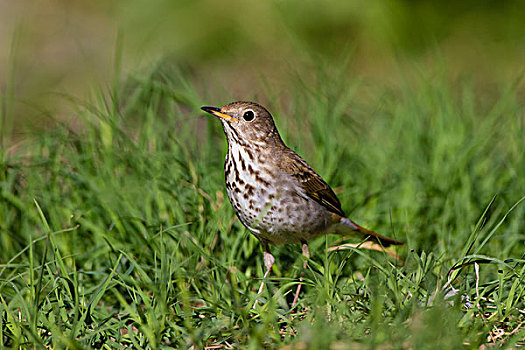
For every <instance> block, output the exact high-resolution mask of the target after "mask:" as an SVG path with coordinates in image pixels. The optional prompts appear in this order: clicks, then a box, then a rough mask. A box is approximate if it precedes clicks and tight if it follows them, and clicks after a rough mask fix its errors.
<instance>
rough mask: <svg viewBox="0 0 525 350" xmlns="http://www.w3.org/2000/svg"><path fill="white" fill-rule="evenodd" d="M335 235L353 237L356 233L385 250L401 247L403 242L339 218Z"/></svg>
mask: <svg viewBox="0 0 525 350" xmlns="http://www.w3.org/2000/svg"><path fill="white" fill-rule="evenodd" d="M336 233H339V234H353V235H355V234H356V233H357V234H358V235H359V236H361V237H362V238H363V239H369V240H371V241H375V242H376V243H379V244H380V245H381V246H383V247H385V248H386V247H389V246H391V245H403V244H404V243H403V242H400V241H397V240H395V239H393V238H389V237H385V236H383V235H380V234H379V233H376V232H374V231H370V230H367V229H366V228H364V227H362V226H359V225H358V224H356V223H355V222H353V221H352V220H350V219H348V218H345V217H340V221H339V224H338V225H337V228H336Z"/></svg>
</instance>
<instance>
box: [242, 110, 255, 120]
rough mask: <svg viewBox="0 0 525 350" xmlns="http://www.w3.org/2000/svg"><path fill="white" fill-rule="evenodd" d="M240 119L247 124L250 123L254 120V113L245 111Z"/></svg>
mask: <svg viewBox="0 0 525 350" xmlns="http://www.w3.org/2000/svg"><path fill="white" fill-rule="evenodd" d="M242 117H243V118H244V120H246V121H247V122H251V121H252V120H254V119H255V113H253V111H246V112H244V114H243V115H242Z"/></svg>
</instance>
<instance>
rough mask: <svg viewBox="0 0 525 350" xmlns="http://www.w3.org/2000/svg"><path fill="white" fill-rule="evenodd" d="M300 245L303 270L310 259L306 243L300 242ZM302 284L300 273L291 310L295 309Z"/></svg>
mask: <svg viewBox="0 0 525 350" xmlns="http://www.w3.org/2000/svg"><path fill="white" fill-rule="evenodd" d="M301 243H302V245H303V255H304V257H305V258H306V259H305V260H304V264H303V270H304V269H306V267H307V266H308V259H310V251H309V250H308V243H307V242H306V241H301ZM302 282H303V272H302V271H301V276H300V277H299V284H298V285H297V290H296V291H295V296H294V297H293V302H292V309H293V308H294V307H295V304H297V300H298V299H299V292H300V291H301V286H302V284H301V283H302Z"/></svg>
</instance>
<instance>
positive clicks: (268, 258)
mask: <svg viewBox="0 0 525 350" xmlns="http://www.w3.org/2000/svg"><path fill="white" fill-rule="evenodd" d="M274 262H275V258H274V257H273V255H272V253H270V251H269V250H267V249H265V250H264V266H266V272H265V273H264V276H263V280H262V281H261V286H260V287H259V291H258V292H257V299H255V303H254V304H253V307H252V309H253V308H255V306H256V305H257V302H258V301H259V296H260V295H261V293H262V291H263V289H264V280H265V279H266V278H268V276H269V275H270V271H271V270H272V266H273V263H274Z"/></svg>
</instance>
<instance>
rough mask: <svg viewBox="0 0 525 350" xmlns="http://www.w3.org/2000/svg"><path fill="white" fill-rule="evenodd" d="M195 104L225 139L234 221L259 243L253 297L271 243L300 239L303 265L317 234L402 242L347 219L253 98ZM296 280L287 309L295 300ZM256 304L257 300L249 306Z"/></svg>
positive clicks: (269, 266) (267, 264)
mask: <svg viewBox="0 0 525 350" xmlns="http://www.w3.org/2000/svg"><path fill="white" fill-rule="evenodd" d="M201 109H202V110H203V111H205V112H207V113H210V114H211V115H213V116H215V117H218V118H219V119H220V121H221V123H222V127H223V130H224V133H225V135H226V139H227V142H228V151H227V153H226V158H225V162H224V176H225V183H226V191H227V193H228V198H229V200H230V202H231V205H232V206H233V209H234V211H235V213H236V215H237V217H238V218H239V220H240V222H241V223H242V224H243V225H244V226H245V227H246V228H247V229H248V230H249V231H250V232H251V233H252V234H253V235H254V236H255V237H256V238H257V239H258V240H259V241H260V243H261V245H262V249H263V253H264V265H265V267H266V271H265V273H264V276H263V279H262V281H261V285H260V287H259V290H258V296H259V295H260V294H261V293H262V291H263V289H264V280H265V279H267V277H268V276H269V275H270V271H271V270H272V267H273V264H274V263H275V258H274V256H273V255H272V253H271V251H270V246H272V245H277V244H283V243H298V244H301V247H302V254H303V255H304V256H305V258H306V259H305V261H304V264H303V269H305V268H306V267H307V263H308V259H309V258H310V252H309V249H308V242H309V241H310V240H312V239H314V238H316V237H318V236H320V235H325V234H329V233H336V234H343V235H353V236H356V237H360V238H362V239H363V240H371V241H373V242H375V243H378V244H379V245H380V246H381V247H388V246H391V245H402V244H403V243H402V242H400V241H398V240H395V239H392V238H389V237H386V236H383V235H380V234H378V233H376V232H374V231H370V230H368V229H366V228H364V227H361V226H359V225H358V224H356V223H355V222H353V221H352V220H350V219H349V218H347V217H346V215H345V212H344V211H343V210H342V208H341V203H340V202H339V199H338V198H337V196H336V195H335V193H334V191H333V190H332V189H331V188H330V186H329V185H328V184H327V183H326V181H325V180H323V178H322V177H321V176H319V175H318V174H317V173H316V172H315V171H314V170H313V169H312V167H311V166H310V165H309V164H308V163H307V162H306V161H305V160H303V158H301V157H300V156H299V155H298V154H297V153H296V152H294V151H293V150H292V149H290V148H288V147H287V146H286V145H285V143H284V142H283V140H282V138H281V136H280V134H279V132H278V130H277V127H276V126H275V122H274V120H273V117H272V115H271V114H270V112H268V110H267V109H266V108H264V107H263V106H261V105H259V104H257V103H255V102H246V101H237V102H232V103H229V104H227V105H225V106H223V107H210V106H204V107H201ZM301 281H302V278H300V283H299V284H298V285H297V289H296V292H295V295H294V299H293V302H292V306H291V308H292V309H293V308H294V307H295V305H296V303H297V301H298V297H299V292H300V290H301V285H302V283H301ZM256 304H257V299H256V301H255V304H254V307H255V305H256Z"/></svg>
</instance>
